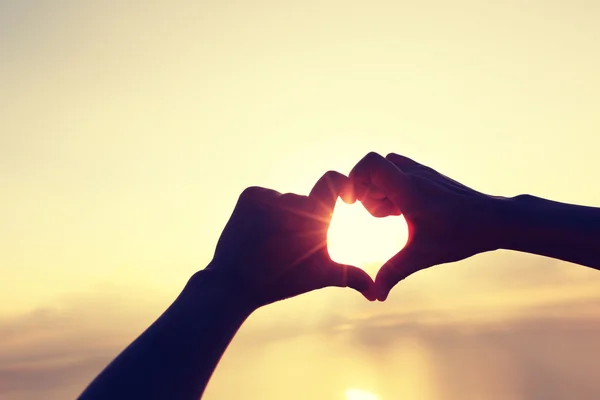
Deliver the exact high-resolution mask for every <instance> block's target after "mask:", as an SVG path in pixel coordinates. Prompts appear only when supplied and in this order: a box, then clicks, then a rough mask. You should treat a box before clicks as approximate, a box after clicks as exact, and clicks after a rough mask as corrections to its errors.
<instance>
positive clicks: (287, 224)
mask: <svg viewBox="0 0 600 400" xmlns="http://www.w3.org/2000/svg"><path fill="white" fill-rule="evenodd" d="M344 191H345V192H351V191H352V185H351V182H350V180H349V179H348V177H346V176H344V175H342V174H340V173H337V172H333V171H330V172H327V173H326V174H325V175H323V177H321V179H319V181H318V182H317V183H316V185H315V186H314V188H313V189H312V191H311V192H310V194H309V195H308V196H300V195H297V194H293V193H286V194H281V193H278V192H276V191H274V190H270V189H264V188H260V187H250V188H248V189H246V190H245V191H244V192H243V193H242V194H241V196H240V198H239V200H238V203H237V205H236V207H235V210H234V211H233V215H232V216H231V218H230V220H229V222H228V223H227V226H226V227H225V229H224V230H223V233H222V234H221V237H220V239H219V242H218V244H217V248H216V251H215V256H214V259H213V261H212V262H211V264H210V265H209V266H208V267H207V268H206V269H207V270H214V272H215V273H219V274H220V277H221V278H222V279H223V280H224V281H225V284H227V285H233V286H234V292H235V293H237V294H238V295H239V297H240V299H242V300H243V301H244V302H247V303H248V304H250V305H251V306H253V307H260V306H262V305H265V304H269V303H273V302H276V301H278V300H282V299H285V298H289V297H293V296H296V295H299V294H302V293H306V292H310V291H312V290H315V289H320V288H324V287H326V286H339V287H346V286H348V287H351V288H353V289H356V290H358V291H359V292H361V293H363V295H364V296H365V297H367V298H368V299H369V300H375V296H374V294H373V285H374V284H373V281H372V279H371V278H370V277H369V275H368V274H367V273H366V272H364V271H363V270H361V269H359V268H356V267H353V266H350V265H342V264H338V263H336V262H333V261H332V260H331V258H330V257H329V254H328V252H327V230H328V228H329V223H330V221H331V215H332V213H333V209H334V207H335V203H336V200H337V198H338V196H340V195H341V194H342V193H343V192H344Z"/></svg>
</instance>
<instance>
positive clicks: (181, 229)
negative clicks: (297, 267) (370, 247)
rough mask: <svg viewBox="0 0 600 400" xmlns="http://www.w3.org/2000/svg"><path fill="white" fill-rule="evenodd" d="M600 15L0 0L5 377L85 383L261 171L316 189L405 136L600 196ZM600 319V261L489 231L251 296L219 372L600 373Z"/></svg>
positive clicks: (419, 5) (434, 3) (455, 394)
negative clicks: (374, 289)
mask: <svg viewBox="0 0 600 400" xmlns="http://www.w3.org/2000/svg"><path fill="white" fill-rule="evenodd" d="M599 19H600V4H599V3H598V2H595V1H591V0H589V1H585V0H574V1H570V2H564V1H555V0H547V1H534V0H521V1H514V0H507V1H502V2H481V1H467V0H457V1H454V2H447V1H442V0H429V1H427V0H426V1H420V2H416V1H413V2H409V1H402V0H399V1H383V0H373V1H370V2H364V1H355V0H346V1H335V0H320V1H312V0H308V1H304V2H292V1H289V2H285V1H274V0H270V1H266V0H265V1H228V0H224V1H219V2H216V1H215V2H210V1H197V2H191V1H159V0H157V1H150V2H144V4H143V5H141V3H138V2H116V1H98V0H88V1H75V0H73V1H67V0H65V1H60V0H56V1H52V2H51V1H43V0H38V1H34V0H20V1H19V0H0V88H2V89H1V90H0V188H1V189H0V254H1V257H0V343H1V345H0V397H2V398H3V399H8V400H15V399H19V400H20V399H34V398H42V397H43V398H45V399H49V400H53V399H59V398H69V397H71V398H74V397H76V396H77V394H79V393H80V392H81V391H82V390H83V388H84V387H85V386H86V385H87V383H89V381H91V379H93V377H94V376H95V375H96V374H97V373H99V372H100V370H101V369H102V368H103V367H104V366H105V365H106V363H108V362H109V361H110V360H111V359H112V358H113V357H115V356H116V355H117V354H118V353H119V352H120V351H121V349H122V348H123V347H124V346H126V345H127V344H128V343H129V342H131V340H133V339H134V338H135V337H136V336H137V335H138V334H139V333H140V332H141V331H143V329H144V328H145V327H146V326H148V325H149V324H150V323H151V322H152V321H153V320H154V319H155V318H156V317H158V316H159V315H160V313H162V311H164V309H165V308H166V307H167V306H168V305H169V304H170V302H171V301H172V300H173V299H174V298H175V296H176V295H177V294H178V293H179V291H180V290H181V289H182V287H183V285H184V284H185V282H186V281H187V279H188V278H189V277H190V276H191V274H193V273H194V272H195V271H197V270H199V269H201V268H203V267H204V266H206V264H207V263H208V262H209V261H210V259H211V257H212V254H213V250H214V247H215V244H216V242H217V239H218V236H219V234H220V232H221V229H222V228H223V227H224V225H225V223H226V221H227V219H228V218H229V216H230V213H231V211H232V210H233V206H234V204H235V202H236V200H237V197H238V195H239V193H240V192H241V191H242V190H243V189H244V188H245V187H247V186H252V185H259V186H265V187H269V188H273V189H276V190H278V191H280V192H295V193H304V194H305V193H308V191H309V190H310V188H311V186H312V184H313V183H314V182H315V181H316V180H317V179H318V178H319V177H320V176H321V174H322V173H324V172H325V171H327V170H331V169H334V170H338V171H340V172H342V173H348V172H349V171H350V169H351V168H352V166H353V165H354V164H355V163H356V162H357V161H358V160H359V159H360V158H361V157H362V156H363V155H365V154H366V153H367V152H369V151H377V152H380V153H382V154H387V153H389V152H397V153H400V154H404V155H406V156H408V157H411V158H413V159H415V160H417V161H419V162H421V163H424V164H426V165H429V166H431V167H433V168H435V169H437V170H438V171H440V172H442V173H444V174H445V175H448V176H450V177H452V178H453V179H456V180H457V181H460V182H462V183H464V184H466V185H468V186H471V187H473V188H475V189H477V190H479V191H482V192H485V193H489V194H492V195H502V196H514V195H517V194H523V193H527V194H532V195H536V196H540V197H545V198H550V199H553V200H557V201H563V202H569V203H577V204H585V205H589V206H600V189H599V188H598V185H597V184H596V182H597V181H598V178H599V176H600V160H599V159H598V157H597V152H598V150H597V149H598V148H599V146H600V139H599V137H600V136H599V135H598V130H599V128H600V113H598V111H597V110H598V107H599V106H600V74H598V72H597V71H599V70H600V46H598V42H599V40H600V25H599V24H598V23H597V21H598V20H599ZM352 207H354V206H352ZM356 207H359V205H356ZM334 218H336V216H335V215H334ZM397 222H398V221H396V222H395V223H396V224H397ZM398 229H399V230H402V229H403V228H402V227H399V228H398ZM374 236H376V235H373V234H372V235H371V237H374ZM342 243H343V240H342ZM340 246H341V247H342V248H343V245H340ZM348 246H349V247H351V246H350V245H348ZM374 246H375V245H374ZM346 255H348V254H346ZM349 256H350V258H352V257H353V256H354V255H353V254H352V253H351V254H349ZM369 257H374V258H373V259H368V260H367V259H361V260H357V261H356V262H357V263H359V264H361V266H363V267H365V268H368V269H369V270H370V271H376V270H377V268H378V266H379V265H381V264H382V263H383V261H385V258H386V257H387V255H385V256H383V254H379V255H378V254H375V255H370V256H369ZM598 321H600V273H598V272H597V271H593V270H590V269H587V268H585V267H581V266H576V265H572V264H568V263H565V262H559V261H555V260H551V259H547V258H543V257H538V256H532V255H526V254H518V253H514V252H507V251H496V252H493V253H487V254H482V255H478V256H475V257H473V258H470V259H468V260H464V261H461V262H458V263H453V264H449V265H444V266H439V267H435V268H431V269H429V270H427V271H422V272H419V273H418V274H415V275H414V276H412V277H410V278H408V279H407V280H405V281H403V282H402V284H401V285H399V286H398V287H396V288H395V290H394V291H393V292H392V294H391V295H390V297H389V299H388V301H386V302H385V303H374V304H371V303H368V302H366V301H364V300H363V299H362V298H361V296H360V295H359V294H357V293H355V292H353V291H352V290H350V289H338V288H330V289H324V290H322V291H318V292H314V293H310V294H307V295H303V296H300V297H298V298H294V299H291V300H288V301H285V302H281V303H277V304H274V305H271V306H269V307H265V308H263V309H261V310H259V311H258V312H256V313H255V314H254V315H252V316H251V318H250V319H249V320H248V321H247V323H246V324H245V325H244V326H243V327H242V329H241V330H240V332H239V333H238V335H237V336H236V338H235V339H234V341H233V342H232V344H231V346H230V348H229V349H228V350H227V352H226V354H225V355H224V357H223V359H222V362H221V364H220V365H219V366H218V368H217V370H216V372H215V375H214V377H213V380H212V381H211V382H210V384H209V387H208V389H207V392H206V395H205V398H206V399H209V400H210V399H230V398H246V399H280V398H286V399H290V400H301V399H306V398H311V399H313V398H314V399H340V400H361V399H353V398H350V397H351V396H352V395H351V394H349V393H358V392H356V391H363V392H365V393H368V394H370V395H372V396H371V398H373V396H376V399H377V400H390V399H397V398H418V399H423V400H428V399H432V400H436V399H467V400H468V399H481V398H486V399H507V398H510V399H515V400H520V399H562V398H578V399H592V398H596V397H597V393H599V392H600V382H599V381H598V379H597V377H596V376H595V375H596V374H595V371H597V370H598V369H599V368H600V361H598V357H597V354H598V353H599V350H600V339H598V338H599V337H600V336H599V334H600V322H598ZM353 390H354V392H352V391H353ZM363 397H364V399H362V400H371V398H369V397H368V396H367V395H365V396H363Z"/></svg>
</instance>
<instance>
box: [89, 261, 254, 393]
mask: <svg viewBox="0 0 600 400" xmlns="http://www.w3.org/2000/svg"><path fill="white" fill-rule="evenodd" d="M235 295H236V294H235V292H234V291H233V290H231V288H230V287H228V286H227V285H226V284H225V282H223V280H222V279H217V277H216V276H215V275H214V274H213V271H212V270H211V269H210V268H209V269H205V270H203V271H199V272H198V273H196V275H194V276H193V277H192V278H191V279H190V281H189V282H188V284H187V285H186V287H185V288H184V290H183V291H182V293H181V294H180V295H179V297H178V298H177V299H176V300H175V301H174V302H173V304H172V305H171V306H170V307H169V308H168V309H167V311H165V313H164V314H163V315H162V316H161V317H160V318H159V319H158V320H157V321H156V322H154V323H153V324H152V325H151V326H150V327H149V328H148V329H147V330H146V331H145V332H144V333H143V334H142V335H141V336H139V337H138V338H137V339H136V340H135V341H134V342H133V343H131V344H130V345H129V347H127V348H126V349H125V350H124V351H123V352H122V353H121V354H120V355H119V356H118V357H117V358H116V359H115V360H114V361H113V362H112V363H110V365H109V366H108V367H107V368H106V369H105V370H104V371H103V372H102V373H101V374H100V375H99V376H98V377H97V378H96V379H95V380H94V382H93V384H92V385H90V386H89V387H88V388H87V390H86V391H85V392H84V393H83V394H82V395H81V399H150V398H152V399H198V398H199V397H200V396H201V394H202V392H203V391H204V389H205V388H206V385H207V384H208V380H209V378H210V376H211V374H212V372H213V370H214V369H215V367H216V366H217V363H218V362H219V359H220V358H221V355H222V354H223V353H224V352H225V349H226V348H227V346H228V345H229V342H230V341H231V339H232V338H233V336H234V335H235V333H236V332H237V330H238V329H239V328H240V326H241V325H242V323H243V322H244V321H245V320H246V318H248V316H249V315H250V314H251V313H252V311H253V310H252V309H251V308H249V307H247V306H246V305H245V304H244V303H243V302H241V301H239V299H236V296H235Z"/></svg>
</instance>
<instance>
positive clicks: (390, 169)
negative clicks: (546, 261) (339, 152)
mask: <svg viewBox="0 0 600 400" xmlns="http://www.w3.org/2000/svg"><path fill="white" fill-rule="evenodd" d="M350 178H351V179H352V181H353V187H354V194H355V196H353V197H354V198H356V199H358V200H360V201H361V202H362V203H363V205H364V206H365V207H366V208H367V210H368V211H369V212H370V213H371V214H372V215H373V216H375V217H385V216H388V215H400V214H403V215H404V218H405V219H406V223H407V225H408V241H407V244H406V246H405V247H404V248H403V249H402V250H401V251H400V252H399V253H398V254H396V255H395V256H394V257H392V258H391V259H390V260H389V261H387V262H386V263H385V264H384V265H383V266H382V267H381V269H380V271H379V273H378V274H377V278H376V279H375V286H376V292H377V297H378V299H379V300H382V301H383V300H385V299H386V298H387V296H388V294H389V292H390V290H391V289H392V288H393V287H394V286H395V285H396V284H397V283H398V282H399V281H400V280H402V279H405V278H406V277H408V276H409V275H411V274H413V273H415V272H417V271H420V270H422V269H425V268H429V267H431V266H434V265H439V264H444V263H450V262H454V261H459V260H463V259H465V258H468V257H471V256H473V255H475V254H479V253H483V252H486V251H493V250H498V249H507V250H515V251H521V252H527V253H533V254H539V255H544V256H548V257H553V258H557V259H561V260H565V261H570V262H573V263H578V264H581V265H585V266H588V267H593V268H596V269H600V209H598V208H592V207H582V206H576V205H571V204H564V203H557V202H553V201H549V200H544V199H540V198H536V197H533V196H528V195H522V196H516V197H514V198H503V197H497V196H490V195H487V194H485V193H481V192H478V191H476V190H473V189H471V188H469V187H467V186H465V185H463V184H461V183H458V182H456V181H454V180H452V179H450V178H448V177H447V176H445V175H442V174H440V173H439V172H437V171H435V170H433V169H432V168H429V167H427V166H425V165H422V164H419V163H418V162H416V161H414V160H411V159H410V158H407V157H404V156H401V155H399V154H393V153H392V154H388V155H387V156H386V157H385V158H384V157H382V156H381V155H379V154H377V153H369V154H367V155H366V156H365V157H364V158H363V159H362V160H360V161H359V162H358V164H357V165H356V166H355V167H354V168H353V170H352V171H351V172H350Z"/></svg>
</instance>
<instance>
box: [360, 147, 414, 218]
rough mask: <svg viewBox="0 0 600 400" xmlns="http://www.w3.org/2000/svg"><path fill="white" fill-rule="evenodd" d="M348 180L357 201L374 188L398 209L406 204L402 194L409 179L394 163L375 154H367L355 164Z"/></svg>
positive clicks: (406, 188)
mask: <svg viewBox="0 0 600 400" xmlns="http://www.w3.org/2000/svg"><path fill="white" fill-rule="evenodd" d="M350 179H351V180H352V182H353V184H354V188H355V192H356V196H357V198H358V199H359V200H363V199H364V198H365V196H366V195H367V194H368V192H369V191H372V190H373V188H374V189H376V191H377V192H382V193H383V194H384V195H385V197H387V198H389V199H390V200H392V202H394V203H396V204H397V205H398V207H400V208H402V207H403V206H404V205H405V204H406V199H405V196H404V195H403V193H405V192H406V191H407V190H408V188H409V177H408V176H407V175H406V174H405V173H404V172H402V171H401V170H400V169H399V168H398V167H397V166H396V165H394V163H392V162H391V161H389V160H387V159H385V158H384V157H382V156H381V155H379V154H377V153H375V152H371V153H369V154H367V155H366V156H364V157H363V158H362V160H360V161H359V162H358V164H356V166H355V167H354V168H353V169H352V171H350Z"/></svg>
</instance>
